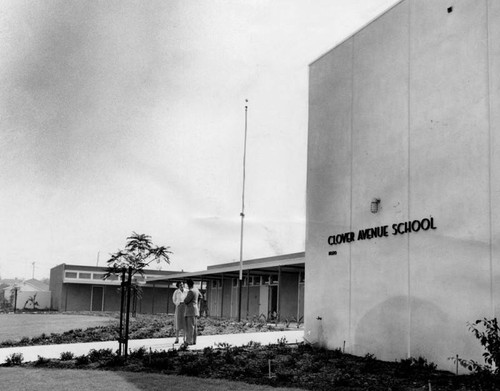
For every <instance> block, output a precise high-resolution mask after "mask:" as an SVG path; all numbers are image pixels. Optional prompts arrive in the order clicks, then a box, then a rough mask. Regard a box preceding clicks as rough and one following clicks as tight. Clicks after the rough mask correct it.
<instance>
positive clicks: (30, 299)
mask: <svg viewBox="0 0 500 391" xmlns="http://www.w3.org/2000/svg"><path fill="white" fill-rule="evenodd" d="M36 295H37V293H35V294H34V295H33V296H30V297H28V300H26V302H25V303H24V309H26V307H27V306H28V304H30V305H31V307H33V309H34V310H36V307H38V306H39V304H38V301H36Z"/></svg>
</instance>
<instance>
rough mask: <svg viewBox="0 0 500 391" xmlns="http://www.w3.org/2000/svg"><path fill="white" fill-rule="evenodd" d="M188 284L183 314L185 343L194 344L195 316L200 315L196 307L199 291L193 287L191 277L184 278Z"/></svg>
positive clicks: (195, 332) (195, 331)
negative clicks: (184, 319)
mask: <svg viewBox="0 0 500 391" xmlns="http://www.w3.org/2000/svg"><path fill="white" fill-rule="evenodd" d="M186 284H187V286H188V289H189V291H188V293H187V296H186V298H185V299H184V304H185V305H186V310H185V313H184V316H185V318H186V344H188V345H196V334H197V324H196V322H197V318H198V316H200V309H199V308H198V299H199V296H200V292H199V291H198V289H194V282H193V280H191V279H188V280H186Z"/></svg>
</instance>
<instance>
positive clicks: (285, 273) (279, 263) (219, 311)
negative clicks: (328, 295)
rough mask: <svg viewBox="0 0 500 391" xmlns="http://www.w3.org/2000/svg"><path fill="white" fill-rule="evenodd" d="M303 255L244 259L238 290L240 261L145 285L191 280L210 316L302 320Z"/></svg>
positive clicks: (152, 279) (171, 276)
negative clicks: (201, 295)
mask: <svg viewBox="0 0 500 391" xmlns="http://www.w3.org/2000/svg"><path fill="white" fill-rule="evenodd" d="M304 257H305V254H304V253H303V252H302V253H294V254H286V255H279V256H274V257H267V258H258V259H251V260H246V261H244V262H243V263H242V266H241V269H242V271H243V274H242V276H243V279H242V284H243V285H242V286H241V289H240V281H239V272H240V263H239V262H233V263H224V264H218V265H212V266H208V268H207V270H203V271H199V272H185V273H177V274H171V275H169V276H165V277H156V278H151V279H149V280H148V282H147V284H148V285H149V284H153V283H155V284H158V283H162V284H172V285H175V282H176V281H184V280H186V279H187V278H190V279H192V280H193V281H194V282H195V284H196V285H197V286H198V287H199V288H200V290H201V291H202V293H203V295H204V299H205V300H206V307H205V308H204V309H205V313H206V315H208V316H211V317H219V318H229V319H238V318H240V319H257V318H260V319H262V320H268V321H278V320H279V321H287V320H288V321H291V322H292V321H293V322H297V321H300V322H301V321H302V319H303V316H304V268H305V264H304V261H305V259H304ZM240 292H241V300H240ZM240 302H241V312H240V310H239V308H240Z"/></svg>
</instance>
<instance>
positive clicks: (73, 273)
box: [64, 272, 77, 278]
mask: <svg viewBox="0 0 500 391" xmlns="http://www.w3.org/2000/svg"><path fill="white" fill-rule="evenodd" d="M64 277H66V278H76V277H77V273H76V272H66V273H65V274H64Z"/></svg>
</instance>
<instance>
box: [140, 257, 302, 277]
mask: <svg viewBox="0 0 500 391" xmlns="http://www.w3.org/2000/svg"><path fill="white" fill-rule="evenodd" d="M251 261H253V260H251ZM257 261H259V262H255V263H252V262H249V261H246V262H244V263H243V271H244V272H246V271H249V272H251V271H252V270H258V271H259V272H261V273H262V274H265V273H271V274H272V273H273V271H274V272H277V271H278V270H279V268H280V267H289V266H301V267H302V265H304V266H305V253H294V254H289V255H279V256H276V257H269V258H260V259H258V260H257ZM256 266H257V267H256ZM239 269H240V263H239V262H232V263H229V264H227V263H226V264H222V265H220V266H218V267H215V266H214V267H213V268H210V269H207V270H202V271H197V272H183V273H178V274H173V275H170V276H168V277H163V278H162V277H159V278H152V279H148V282H147V283H148V284H152V283H154V282H158V281H169V280H184V279H186V278H199V279H201V278H207V279H210V278H220V276H221V275H226V276H228V277H229V276H234V275H238V274H239ZM297 271H298V269H297Z"/></svg>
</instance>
